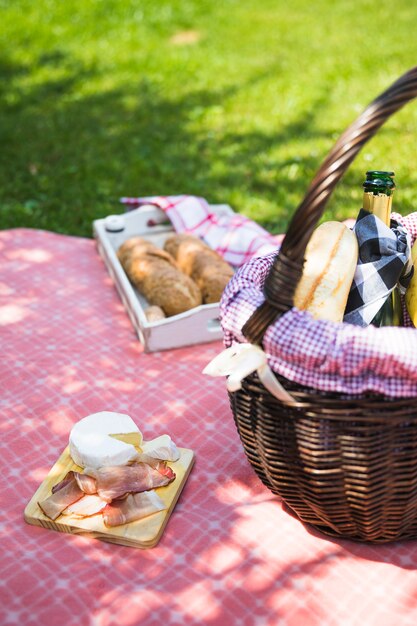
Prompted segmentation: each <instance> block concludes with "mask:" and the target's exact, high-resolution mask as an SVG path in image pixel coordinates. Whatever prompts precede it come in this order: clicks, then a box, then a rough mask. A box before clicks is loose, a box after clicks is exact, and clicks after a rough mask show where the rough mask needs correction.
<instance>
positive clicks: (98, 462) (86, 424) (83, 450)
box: [69, 411, 142, 468]
mask: <svg viewBox="0 0 417 626" xmlns="http://www.w3.org/2000/svg"><path fill="white" fill-rule="evenodd" d="M132 433H134V435H136V437H138V439H137V441H138V442H139V445H140V444H141V443H142V433H141V432H140V430H139V428H138V427H137V426H136V424H135V422H134V421H133V420H132V418H131V417H130V416H129V415H125V414H124V413H114V412H112V411H101V412H99V413H92V414H91V415H87V417H84V418H83V419H81V420H80V421H79V422H77V423H76V424H75V426H74V427H73V428H72V430H71V433H70V438H69V450H70V454H71V457H72V459H73V461H74V463H76V464H77V465H79V466H80V467H84V468H85V467H94V468H99V467H108V466H111V465H126V463H129V462H130V461H132V460H133V459H134V458H135V456H136V455H137V450H136V448H135V447H134V446H133V445H131V444H129V443H125V442H124V441H121V440H119V439H115V438H114V435H127V434H132ZM112 435H113V436H112Z"/></svg>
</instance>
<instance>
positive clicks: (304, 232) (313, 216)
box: [242, 66, 417, 344]
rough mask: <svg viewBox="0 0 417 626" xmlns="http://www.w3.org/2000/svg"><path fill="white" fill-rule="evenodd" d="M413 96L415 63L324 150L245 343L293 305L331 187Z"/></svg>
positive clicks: (245, 330) (415, 93)
mask: <svg viewBox="0 0 417 626" xmlns="http://www.w3.org/2000/svg"><path fill="white" fill-rule="evenodd" d="M416 96H417V66H416V67H413V68H412V69H411V70H409V71H408V72H406V73H405V74H403V75H402V76H401V77H400V78H399V79H398V80H396V81H395V82H394V83H393V84H392V85H391V86H390V87H389V88H388V89H386V90H385V91H384V92H383V93H382V94H381V95H380V96H378V97H377V98H376V99H375V100H373V101H372V102H371V103H370V104H369V105H368V106H367V107H366V109H365V110H364V111H363V112H362V113H361V115H360V116H359V117H358V118H357V119H356V121H355V122H353V123H352V124H351V125H350V126H349V127H348V128H347V129H346V130H345V132H344V133H343V134H342V135H341V137H340V138H339V140H338V141H337V142H336V144H335V145H334V147H333V149H332V150H331V151H330V152H329V154H328V155H327V157H326V159H325V160H324V162H323V163H322V165H321V167H320V169H319V170H318V172H317V174H316V176H315V177H314V179H313V180H312V182H311V184H310V186H309V188H308V190H307V193H306V195H305V197H304V199H303V200H302V202H301V204H300V205H299V206H298V207H297V209H296V211H295V213H294V216H293V218H292V220H291V222H290V224H289V227H288V230H287V233H286V235H285V237H284V239H283V242H282V245H281V248H280V250H279V253H278V254H277V256H276V257H275V260H274V262H273V265H272V267H271V269H270V271H269V274H268V276H267V278H266V280H265V284H264V295H265V301H264V302H263V303H262V304H261V305H260V306H259V307H258V308H257V309H256V311H255V312H254V313H253V314H252V316H251V317H250V318H249V320H248V321H247V322H246V324H245V325H244V326H243V328H242V332H243V334H244V336H245V337H246V339H247V340H248V341H250V342H251V343H254V344H260V343H261V342H262V339H263V336H264V334H265V332H266V330H267V328H268V326H270V324H272V323H273V322H274V321H275V319H276V318H277V317H279V316H280V315H282V314H283V313H285V312H286V311H288V310H289V309H291V308H292V306H293V301H294V293H295V289H296V286H297V284H298V282H299V280H300V278H301V274H302V270H303V264H304V253H305V250H306V247H307V244H308V241H309V240H310V237H311V235H312V233H313V230H314V229H315V227H316V225H317V223H318V221H319V220H320V218H321V216H322V214H323V212H324V208H325V206H326V203H327V201H328V199H329V198H330V196H331V194H332V192H333V189H334V188H335V186H336V184H337V183H338V181H339V180H340V178H341V177H342V176H343V174H344V173H345V171H346V170H347V168H348V166H349V165H350V163H351V162H352V161H353V160H354V158H355V157H356V155H357V154H358V152H359V151H360V150H361V149H362V147H363V146H364V145H365V143H366V142H367V141H368V140H369V139H371V137H373V135H374V134H375V132H376V131H377V130H378V129H379V128H380V127H381V126H382V125H383V123H384V122H385V121H386V120H387V119H388V118H389V117H390V116H391V115H392V114H393V113H395V112H396V111H398V110H399V109H400V108H401V107H403V106H404V105H405V104H406V103H407V102H409V101H410V100H412V99H413V98H415V97H416Z"/></svg>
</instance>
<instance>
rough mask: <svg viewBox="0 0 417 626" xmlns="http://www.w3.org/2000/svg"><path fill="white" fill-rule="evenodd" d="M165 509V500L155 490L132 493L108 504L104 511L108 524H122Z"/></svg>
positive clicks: (104, 519)
mask: <svg viewBox="0 0 417 626" xmlns="http://www.w3.org/2000/svg"><path fill="white" fill-rule="evenodd" d="M164 509H166V506H165V504H164V502H163V501H162V500H161V498H160V497H159V496H158V494H157V493H155V492H154V491H144V492H142V493H133V494H132V493H131V494H129V495H128V496H127V498H125V499H124V500H117V501H116V502H112V503H111V504H108V505H107V506H106V508H105V509H104V511H103V521H104V523H105V525H106V526H120V525H121V524H127V523H129V522H134V521H135V520H138V519H142V518H143V517H147V516H148V515H152V514H153V513H157V512H158V511H163V510H164Z"/></svg>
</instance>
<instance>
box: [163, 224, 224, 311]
mask: <svg viewBox="0 0 417 626" xmlns="http://www.w3.org/2000/svg"><path fill="white" fill-rule="evenodd" d="M164 249H165V250H166V251H167V252H169V254H171V255H172V256H173V257H174V259H175V260H176V262H177V263H178V267H179V268H180V269H181V270H182V271H183V272H184V273H185V274H187V276H190V277H191V278H192V279H193V280H194V281H195V282H196V283H197V285H198V286H199V287H200V289H201V293H202V296H203V302H204V303H205V304H210V303H213V302H219V300H220V298H221V295H222V293H223V290H224V288H225V287H226V285H227V283H228V282H229V280H230V279H231V277H232V276H233V268H232V267H231V266H230V265H229V264H228V263H227V262H226V261H225V260H224V259H223V257H221V256H220V254H218V253H217V252H215V251H214V250H212V249H211V248H210V247H209V246H208V245H207V244H205V243H204V242H203V241H201V239H198V238H197V237H193V236H192V235H185V234H180V235H171V236H170V237H168V239H167V240H166V242H165V245H164Z"/></svg>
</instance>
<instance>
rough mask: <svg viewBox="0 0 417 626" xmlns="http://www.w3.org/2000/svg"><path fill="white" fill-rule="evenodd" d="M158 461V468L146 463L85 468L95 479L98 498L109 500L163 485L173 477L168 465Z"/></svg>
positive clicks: (173, 474)
mask: <svg viewBox="0 0 417 626" xmlns="http://www.w3.org/2000/svg"><path fill="white" fill-rule="evenodd" d="M162 465H164V464H161V463H159V464H158V469H155V468H153V467H151V466H150V465H147V464H146V463H135V464H134V465H118V466H114V467H102V468H100V469H98V470H91V469H85V473H88V474H89V475H91V476H92V477H93V478H95V479H96V481H97V493H98V495H99V496H100V498H103V500H106V501H107V502H111V501H112V500H114V499H115V498H119V497H120V496H123V495H124V494H125V493H137V492H140V491H147V490H148V489H155V488H156V487H163V486H164V485H168V483H170V482H171V481H173V480H174V479H175V473H174V472H173V471H172V469H171V468H170V467H167V466H166V465H164V466H162Z"/></svg>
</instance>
